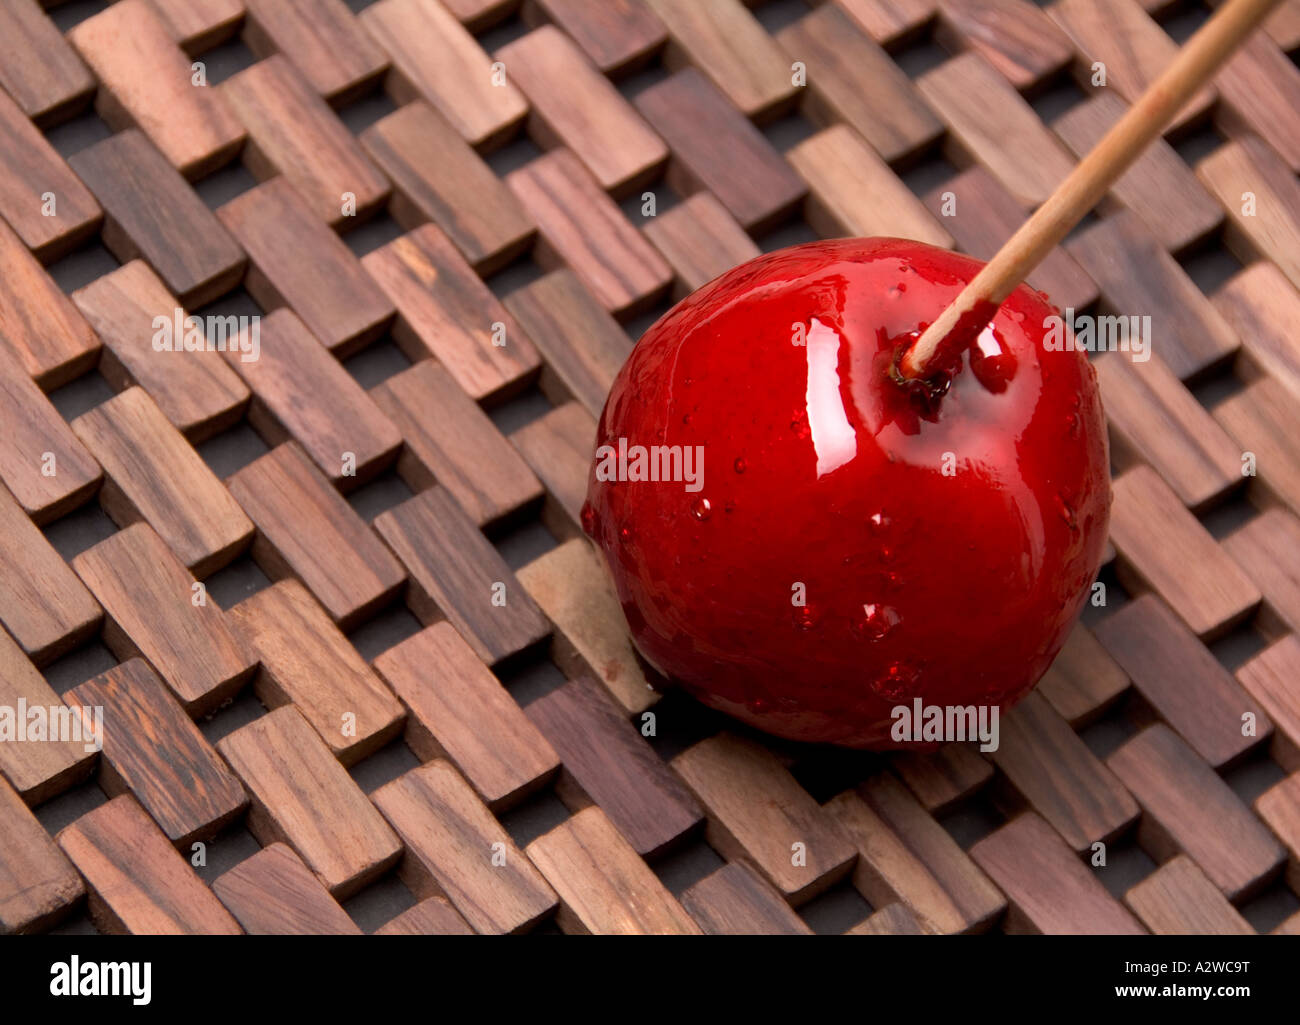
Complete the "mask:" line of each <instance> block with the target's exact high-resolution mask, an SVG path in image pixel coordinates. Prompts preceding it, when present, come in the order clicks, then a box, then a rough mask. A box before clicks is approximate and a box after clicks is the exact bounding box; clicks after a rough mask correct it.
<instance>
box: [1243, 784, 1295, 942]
mask: <svg viewBox="0 0 1300 1025" xmlns="http://www.w3.org/2000/svg"><path fill="white" fill-rule="evenodd" d="M1254 807H1255V811H1256V812H1257V813H1258V815H1259V817H1260V818H1261V819H1263V820H1264V824H1265V825H1267V826H1268V828H1269V829H1271V830H1272V831H1273V834H1274V835H1275V836H1276V837H1277V838H1278V839H1279V840H1281V841H1282V843H1283V845H1284V846H1285V847H1286V851H1287V864H1286V879H1287V884H1288V885H1289V886H1290V887H1291V888H1292V889H1293V890H1294V889H1295V888H1296V886H1297V884H1300V774H1293V775H1291V776H1288V777H1287V778H1286V779H1284V780H1282V781H1281V782H1280V783H1275V784H1274V785H1273V786H1271V787H1269V788H1268V789H1267V790H1266V791H1264V793H1262V794H1260V795H1259V797H1257V798H1255V805H1254ZM1293 917H1294V916H1293Z"/></svg>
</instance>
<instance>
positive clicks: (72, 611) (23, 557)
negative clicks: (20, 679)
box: [0, 485, 101, 665]
mask: <svg viewBox="0 0 1300 1025" xmlns="http://www.w3.org/2000/svg"><path fill="white" fill-rule="evenodd" d="M100 615H101V613H100V608H99V603H98V602H96V601H95V599H94V598H92V597H91V596H90V592H89V591H87V590H86V588H85V585H84V584H82V582H81V581H80V580H79V579H78V578H77V575H76V574H75V573H73V572H72V570H71V569H69V568H68V565H67V563H65V562H64V561H63V558H62V557H61V556H60V555H59V553H58V552H56V551H55V550H54V547H53V546H52V545H51V544H50V542H49V541H47V540H46V538H45V535H44V534H42V533H41V531H40V528H38V527H37V526H36V524H34V523H33V522H32V521H31V520H30V519H29V518H28V516H27V514H26V513H25V512H23V510H22V508H21V506H19V505H18V503H17V502H16V501H15V500H14V497H13V495H11V494H10V493H9V490H8V489H7V488H5V487H4V486H3V485H0V622H3V623H4V625H5V629H7V630H8V631H9V632H10V633H11V634H12V635H13V637H14V639H15V640H16V641H17V642H18V644H19V646H20V647H21V648H22V649H23V651H24V652H25V653H26V654H27V656H28V657H29V658H30V659H32V661H34V662H35V663H36V664H37V665H45V664H46V663H48V662H52V661H54V660H55V659H56V658H58V657H59V656H60V655H62V654H65V653H66V652H68V651H70V650H72V649H73V648H75V647H77V646H79V645H80V644H81V642H82V641H85V640H87V639H89V638H90V637H91V636H92V635H93V634H94V633H96V632H97V631H98V629H99V621H100Z"/></svg>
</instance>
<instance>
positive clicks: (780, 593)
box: [583, 239, 1110, 748]
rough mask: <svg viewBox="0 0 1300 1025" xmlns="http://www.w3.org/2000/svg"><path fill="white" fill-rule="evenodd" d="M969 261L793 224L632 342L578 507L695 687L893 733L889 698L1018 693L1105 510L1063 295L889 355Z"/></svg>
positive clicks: (1043, 659) (1099, 432) (751, 704)
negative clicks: (1049, 335) (1060, 302)
mask: <svg viewBox="0 0 1300 1025" xmlns="http://www.w3.org/2000/svg"><path fill="white" fill-rule="evenodd" d="M980 266H981V265H980V263H979V262H978V261H976V260H973V259H970V258H968V257H965V256H961V255H959V254H955V253H951V252H947V251H945V250H940V249H935V248H932V247H929V246H925V245H921V244H919V243H915V242H907V241H902V240H898V239H843V240H836V241H828V242H816V243H811V244H808V245H802V246H796V247H794V248H791V249H786V250H783V251H781V252H776V253H771V254H768V255H765V256H762V257H759V258H758V259H755V260H753V261H751V262H749V263H746V264H744V265H742V266H740V267H737V268H735V269H734V270H732V271H730V272H728V273H726V274H724V275H722V276H721V277H720V278H717V279H716V280H714V281H712V282H711V283H709V284H708V285H706V286H704V287H703V288H701V289H700V290H699V291H697V292H696V293H694V294H693V295H691V296H689V297H688V298H686V299H685V300H683V301H682V302H680V303H678V304H677V306H675V307H674V308H673V309H672V310H671V311H670V312H669V313H668V314H667V315H666V316H664V317H663V319H661V320H660V321H659V322H658V323H657V324H655V325H654V327H652V328H651V329H650V330H649V331H648V332H647V333H646V334H645V336H644V337H643V338H642V339H641V340H640V342H639V343H638V344H637V346H636V348H635V350H634V351H633V353H632V355H631V357H630V358H629V359H628V361H627V363H626V365H625V366H624V367H623V369H622V371H621V372H620V374H619V375H618V378H617V379H616V381H615V383H614V387H613V389H612V391H611V392H610V395H609V399H608V401H607V403H606V405H605V410H604V412H603V414H602V415H601V419H600V425H599V429H598V436H597V457H598V458H597V460H596V462H595V463H594V464H593V467H592V472H591V478H590V486H589V491H588V499H587V504H586V506H585V507H584V509H583V526H584V529H585V530H586V531H587V533H588V534H589V535H590V536H591V537H592V539H593V540H594V541H595V542H596V543H597V545H598V546H599V547H600V548H601V549H602V550H603V551H604V553H605V556H606V558H607V561H608V564H609V567H610V570H611V572H612V576H613V579H614V582H615V585H616V588H617V591H618V597H619V600H620V602H621V603H622V606H623V611H624V613H625V615H626V617H627V621H628V624H629V627H630V629H631V635H632V639H633V641H634V642H635V644H636V646H637V648H638V649H639V650H640V651H641V653H642V654H643V655H644V656H645V658H646V659H647V660H648V661H649V662H650V663H651V664H653V665H654V666H656V667H657V668H658V669H659V670H660V671H661V672H663V673H664V674H665V675H666V676H668V677H669V678H670V679H672V680H674V681H676V682H678V683H680V684H681V685H683V686H684V687H686V688H687V689H688V690H689V691H690V692H691V693H693V694H694V695H695V696H696V697H698V698H699V699H700V700H702V701H703V702H705V703H706V704H708V705H710V706H712V707H714V708H717V709H720V710H722V711H724V712H727V713H729V714H731V715H733V716H735V717H736V718H737V719H740V720H743V721H744V722H747V723H750V724H752V725H753V726H756V727H758V728H759V729H762V730H765V731H767V732H769V733H774V734H777V735H780V736H783V737H789V738H792V739H797V740H806V741H826V742H831V743H836V744H844V745H849V746H853V747H867V748H887V747H892V746H898V745H897V744H896V743H895V742H894V741H892V740H891V738H890V730H891V726H892V725H893V722H894V720H893V718H892V717H891V710H892V709H893V708H894V707H895V706H897V705H899V704H907V705H911V703H912V702H913V699H915V698H918V697H919V698H921V699H922V701H923V702H924V703H925V704H926V705H940V706H943V705H972V704H974V705H981V704H998V705H1001V706H1003V707H1006V706H1008V705H1010V704H1011V703H1013V702H1014V701H1016V700H1017V699H1019V698H1020V697H1022V696H1023V695H1024V694H1025V693H1026V692H1028V691H1029V690H1030V688H1032V687H1033V685H1034V684H1035V683H1037V681H1038V679H1039V677H1040V676H1041V675H1042V674H1043V672H1044V671H1045V670H1046V669H1047V667H1048V665H1049V664H1050V663H1051V661H1052V659H1053V658H1054V657H1055V655H1056V653H1057V651H1058V650H1059V649H1060V647H1061V645H1062V643H1063V642H1064V640H1065V637H1066V634H1067V633H1068V631H1069V629H1070V627H1071V625H1072V623H1073V621H1074V619H1075V617H1076V616H1077V614H1078V613H1079V611H1080V608H1081V607H1082V605H1083V602H1084V600H1085V599H1086V597H1087V595H1088V593H1089V589H1090V584H1091V582H1092V580H1093V578H1094V576H1095V575H1096V572H1097V569H1098V566H1099V564H1100V561H1101V553H1102V548H1103V545H1104V541H1105V538H1106V527H1107V518H1108V510H1109V500H1110V482H1109V476H1108V457H1107V446H1106V430H1105V424H1104V421H1103V417H1102V410H1101V404H1100V401H1099V398H1098V393H1097V385H1096V378H1095V375H1094V373H1093V370H1092V368H1091V367H1090V366H1089V364H1088V362H1087V359H1086V357H1085V356H1084V354H1082V353H1080V352H1077V351H1073V350H1069V351H1066V350H1064V349H1061V348H1060V347H1059V346H1051V347H1048V346H1045V344H1044V335H1045V333H1046V329H1045V326H1044V321H1045V318H1048V317H1051V316H1055V315H1057V311H1056V310H1055V308H1054V307H1053V306H1051V304H1050V303H1049V302H1047V301H1046V299H1045V297H1044V296H1042V295H1041V294H1040V293H1037V292H1034V291H1032V290H1031V289H1029V288H1027V287H1025V286H1021V287H1019V288H1017V289H1016V291H1015V292H1014V293H1012V295H1011V296H1010V298H1008V299H1007V300H1006V301H1005V302H1004V303H1003V304H1002V305H1001V307H1000V308H999V309H998V311H997V314H996V316H995V317H994V318H993V320H992V322H991V324H990V325H989V327H987V328H985V329H984V330H983V331H982V332H981V333H980V334H979V335H978V337H977V338H976V339H975V340H974V342H973V344H972V345H971V346H970V347H969V348H968V349H966V350H965V351H964V352H958V353H956V355H955V357H953V358H951V359H950V360H949V361H948V365H947V369H946V371H941V372H939V373H938V374H936V375H933V376H931V377H930V379H929V381H928V383H926V384H921V383H919V382H913V381H906V380H904V379H902V378H901V377H900V376H899V372H898V369H897V362H898V359H899V357H900V354H901V352H902V351H903V350H904V349H905V348H906V347H907V346H908V345H909V344H910V343H911V342H912V341H913V340H914V339H915V338H916V336H917V334H918V333H919V331H920V330H922V329H923V328H924V326H925V325H926V324H928V323H929V322H930V321H932V320H933V319H934V318H935V317H936V316H937V315H938V314H939V312H940V311H941V310H943V309H944V307H945V306H946V305H947V304H948V303H949V302H951V300H952V299H953V298H954V297H955V296H956V295H957V293H958V292H959V291H960V290H961V288H962V286H963V285H964V284H966V283H967V282H968V281H969V280H970V279H971V278H972V277H973V276H974V275H975V273H976V272H977V271H978V270H979V268H980ZM604 446H608V448H605V447H604ZM657 446H669V447H671V446H678V447H679V450H678V452H677V453H676V454H677V455H680V456H683V457H686V456H690V457H694V456H697V455H698V456H699V457H700V463H699V465H696V464H695V462H694V459H693V458H691V459H687V460H686V461H685V462H682V461H680V460H678V461H676V462H672V461H671V457H672V456H673V455H674V452H673V449H672V448H668V449H662V448H656V447H657ZM697 446H698V448H697ZM639 448H640V449H644V450H645V454H644V455H642V454H641V453H640V452H639ZM652 464H653V466H652ZM701 471H702V472H701ZM650 476H654V477H659V478H662V477H672V476H675V477H676V478H677V479H675V480H664V479H657V480H652V479H644V478H648V477H650ZM688 476H689V479H683V478H684V477H688ZM611 477H612V478H619V479H606V478H611Z"/></svg>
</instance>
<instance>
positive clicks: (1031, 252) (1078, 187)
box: [899, 0, 1281, 379]
mask: <svg viewBox="0 0 1300 1025" xmlns="http://www.w3.org/2000/svg"><path fill="white" fill-rule="evenodd" d="M1280 2H1281V0H1228V3H1226V4H1224V5H1223V6H1222V7H1220V8H1219V10H1218V11H1217V12H1215V14H1214V15H1213V17H1211V18H1210V20H1209V21H1208V22H1206V24H1205V25H1203V26H1202V27H1201V29H1200V31H1198V32H1197V33H1196V34H1195V35H1194V36H1192V38H1191V39H1190V40H1188V42H1187V45H1186V46H1184V47H1183V48H1182V49H1181V50H1180V51H1179V52H1178V55H1177V56H1176V57H1175V58H1174V60H1173V61H1172V62H1171V63H1170V65H1169V66H1168V67H1167V68H1165V70H1164V72H1163V73H1162V74H1161V75H1160V77H1159V78H1157V79H1156V80H1155V81H1154V82H1152V83H1151V85H1150V86H1149V87H1148V88H1147V90H1146V92H1144V93H1143V94H1142V96H1141V97H1140V98H1139V99H1138V101H1137V102H1136V103H1135V104H1133V106H1132V107H1131V108H1130V109H1129V110H1128V112H1127V113H1126V114H1125V115H1124V116H1123V117H1122V118H1120V119H1119V121H1117V122H1116V123H1115V124H1114V126H1112V128H1111V129H1110V131H1109V132H1107V133H1106V135H1105V136H1104V137H1103V138H1102V139H1101V141H1100V142H1098V143H1097V145H1096V146H1094V147H1093V149H1092V151H1091V152H1090V153H1089V154H1088V155H1087V156H1086V157H1084V158H1083V160H1081V161H1080V162H1079V163H1078V165H1077V166H1076V167H1075V168H1074V170H1073V171H1071V172H1070V174H1069V175H1068V176H1067V177H1066V178H1065V180H1064V181H1063V182H1061V184H1060V185H1059V186H1058V187H1057V189H1056V191H1055V192H1053V193H1052V194H1051V196H1049V197H1048V199H1047V201H1046V202H1045V203H1043V205H1042V206H1040V207H1039V208H1038V209H1037V210H1036V211H1035V212H1034V214H1033V216H1032V217H1030V218H1029V220H1027V221H1025V223H1024V224H1022V225H1021V226H1020V229H1019V230H1018V231H1017V232H1016V233H1015V234H1014V235H1012V236H1011V238H1009V239H1007V242H1006V244H1005V245H1004V246H1003V247H1002V248H1001V249H999V250H998V251H997V253H996V254H995V255H994V257H993V259H991V260H990V261H989V262H988V263H987V264H986V265H985V266H984V268H983V269H982V270H981V271H980V272H979V273H978V274H977V275H975V277H974V278H973V279H972V280H971V282H970V284H968V285H967V286H966V287H965V288H964V289H962V291H961V293H960V294H959V295H958V296H957V298H956V299H954V300H953V301H952V303H951V304H950V305H949V306H948V307H947V308H946V309H945V310H944V311H943V313H941V314H940V315H939V317H938V319H937V320H935V321H934V323H932V324H931V325H930V326H929V327H927V328H926V329H925V331H924V332H922V334H921V337H919V338H918V339H917V340H916V341H915V342H913V343H912V345H911V347H910V348H909V349H908V350H907V352H905V353H904V354H903V358H902V361H901V362H900V364H899V370H900V371H901V373H902V375H903V376H904V377H908V378H913V379H920V378H924V377H927V376H929V375H930V374H932V373H933V372H934V371H935V370H937V369H939V368H940V367H942V366H943V365H945V364H946V363H947V362H948V361H949V360H950V359H951V357H952V356H954V355H956V354H957V353H959V352H961V351H963V350H964V349H965V348H966V347H967V346H969V345H970V343H971V342H973V341H974V340H975V338H976V337H977V336H978V335H979V333H980V332H981V331H982V330H983V329H984V327H985V326H986V325H987V324H988V322H989V321H990V320H992V319H993V314H994V313H996V312H997V308H998V306H999V305H1000V304H1001V303H1002V301H1003V300H1004V299H1005V298H1006V297H1007V296H1008V295H1010V294H1011V292H1012V291H1013V290H1014V289H1015V287H1016V286H1017V285H1018V284H1020V282H1021V281H1023V280H1024V278H1025V275H1026V274H1028V273H1029V272H1030V271H1031V270H1033V269H1034V267H1035V266H1036V265H1037V264H1038V263H1039V261H1041V260H1042V259H1043V257H1045V256H1046V255H1047V254H1048V253H1049V252H1051V250H1052V247H1053V246H1055V245H1056V244H1057V243H1058V242H1060V241H1061V239H1063V238H1065V236H1066V235H1067V234H1068V233H1069V231H1070V229H1071V228H1073V227H1074V226H1075V224H1077V223H1078V222H1079V220H1080V218H1082V217H1083V215H1084V214H1086V213H1087V212H1088V211H1089V210H1091V209H1092V208H1093V207H1094V206H1096V205H1097V202H1098V201H1099V200H1100V199H1101V197H1102V196H1104V195H1105V194H1106V192H1107V190H1108V189H1109V188H1110V187H1111V185H1112V184H1113V183H1114V182H1115V180H1116V179H1117V178H1118V177H1119V176H1120V175H1122V174H1123V173H1124V172H1125V171H1126V170H1128V168H1129V165H1130V164H1132V163H1133V161H1134V160H1136V159H1137V158H1138V156H1139V155H1140V154H1141V153H1142V151H1143V150H1144V149H1145V148H1146V146H1147V144H1148V143H1149V142H1151V140H1152V139H1154V138H1155V137H1156V136H1157V135H1159V134H1160V132H1161V131H1162V130H1163V129H1164V127H1165V125H1166V124H1167V123H1168V121H1169V119H1170V118H1172V117H1173V116H1174V114H1176V113H1177V112H1178V110H1179V109H1180V108H1181V107H1182V106H1183V104H1184V103H1186V102H1187V100H1188V99H1189V98H1190V97H1191V96H1192V95H1193V94H1194V93H1195V92H1196V91H1197V90H1198V89H1199V88H1200V87H1201V86H1202V85H1204V84H1205V82H1206V81H1207V80H1208V79H1209V78H1210V76H1211V75H1213V74H1214V72H1215V71H1217V70H1218V68H1219V66H1220V65H1221V64H1222V63H1223V62H1224V61H1225V60H1227V59H1228V57H1230V56H1231V55H1232V53H1233V51H1234V50H1236V48H1237V46H1238V45H1239V44H1240V43H1241V42H1242V40H1244V39H1245V38H1246V36H1248V35H1249V34H1250V33H1251V31H1252V30H1253V29H1254V28H1255V27H1256V26H1257V25H1258V24H1259V23H1260V22H1261V21H1263V20H1264V18H1265V17H1266V16H1267V15H1268V13H1269V12H1270V11H1271V10H1272V9H1273V8H1274V7H1276V6H1277V5H1278V3H1280ZM936 357H937V358H936Z"/></svg>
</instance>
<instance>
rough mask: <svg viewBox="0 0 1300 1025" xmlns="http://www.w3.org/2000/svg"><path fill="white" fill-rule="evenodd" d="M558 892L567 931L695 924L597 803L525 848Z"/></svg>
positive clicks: (683, 931)
mask: <svg viewBox="0 0 1300 1025" xmlns="http://www.w3.org/2000/svg"><path fill="white" fill-rule="evenodd" d="M526 853H527V854H528V857H529V859H530V860H531V861H532V862H533V864H534V865H536V866H537V867H538V868H539V869H541V872H542V875H544V876H545V877H546V880H547V882H549V883H550V884H551V885H552V886H553V887H554V888H555V891H556V893H558V894H559V897H560V909H559V912H558V913H557V915H556V920H557V922H558V923H559V926H560V928H561V929H563V930H564V931H565V932H567V933H590V934H595V935H598V936H609V935H614V936H640V935H651V936H663V935H674V936H676V935H688V936H690V935H698V934H699V933H700V928H699V926H697V925H696V924H695V922H694V921H693V920H692V919H691V917H690V916H689V915H688V914H687V913H686V909H685V908H683V907H682V906H681V904H679V903H678V902H677V898H676V897H674V896H673V895H672V894H671V893H669V892H668V890H667V889H666V888H665V887H664V884H663V883H661V882H660V881H659V879H658V877H657V876H656V875H655V874H654V873H653V872H652V871H650V868H649V867H648V866H647V865H646V863H645V862H644V861H642V860H641V858H640V857H639V856H638V855H637V852H636V851H635V850H633V849H632V847H631V846H630V845H629V844H628V842H627V841H626V840H625V839H623V836H622V834H620V833H619V831H618V830H617V829H616V828H615V827H614V824H613V823H612V822H610V820H609V819H608V817H606V815H605V813H604V812H603V811H601V810H600V809H599V808H587V809H585V810H584V811H580V812H578V814H576V815H574V816H573V818H571V819H569V820H567V821H566V822H562V823H560V825H558V826H556V827H555V828H554V829H552V830H551V831H550V832H549V833H546V834H544V835H542V836H540V837H538V838H537V839H536V840H534V841H533V842H532V843H530V844H529V845H528V847H527V849H526Z"/></svg>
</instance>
